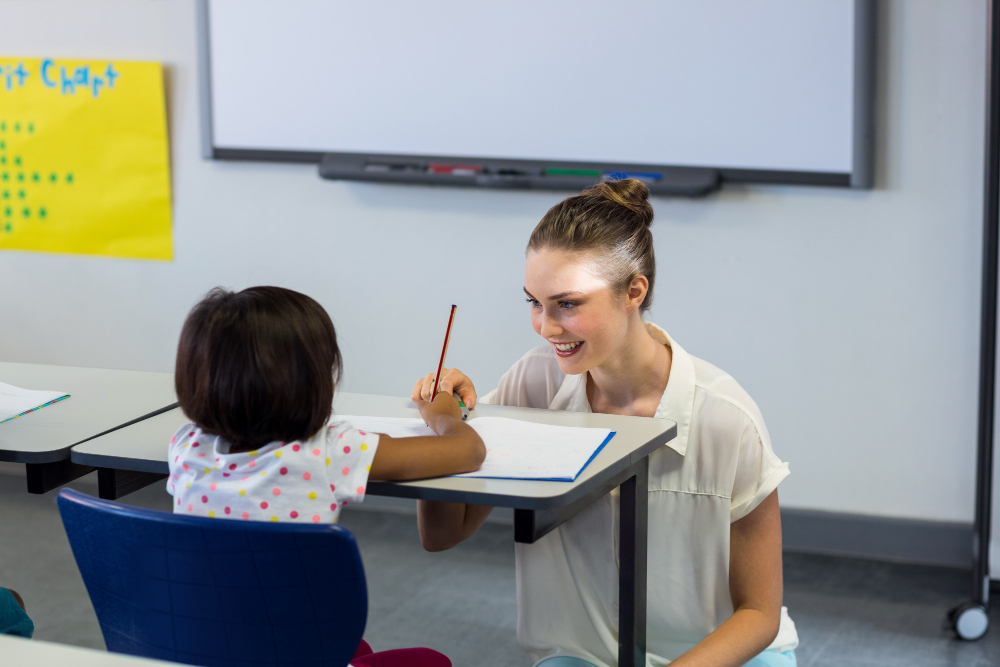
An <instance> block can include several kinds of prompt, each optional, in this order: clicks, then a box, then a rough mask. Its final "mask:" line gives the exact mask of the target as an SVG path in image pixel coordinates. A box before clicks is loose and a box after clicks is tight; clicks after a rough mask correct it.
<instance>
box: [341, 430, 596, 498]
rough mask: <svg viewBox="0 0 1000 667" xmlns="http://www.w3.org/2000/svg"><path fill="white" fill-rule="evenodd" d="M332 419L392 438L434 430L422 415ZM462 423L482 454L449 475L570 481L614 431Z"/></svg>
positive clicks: (430, 432) (428, 432) (428, 433)
mask: <svg viewBox="0 0 1000 667" xmlns="http://www.w3.org/2000/svg"><path fill="white" fill-rule="evenodd" d="M333 419H335V420H338V421H340V420H343V421H348V422H350V423H351V424H352V425H353V426H354V428H356V429H359V430H361V431H372V432H373V433H385V434H386V435H389V436H392V437H393V438H409V437H413V436H418V435H435V433H434V431H432V430H431V429H429V428H428V427H427V426H426V425H424V422H423V420H422V419H401V418H392V417H355V416H352V415H336V416H335V417H334V418H333ZM466 423H468V425H469V426H471V427H472V428H474V429H476V433H478V434H479V437H481V438H482V439H483V443H485V445H486V460H485V461H484V462H483V465H482V466H481V467H480V468H479V470H477V471H475V472H468V473H464V474H461V475H455V477H492V478H496V479H533V480H543V481H549V482H572V481H573V480H575V479H576V478H577V477H579V476H580V473H581V472H583V469H584V468H586V467H587V464H588V463H590V462H591V461H592V460H593V458H594V457H595V456H597V453H598V452H599V451H601V449H602V448H603V447H604V445H606V444H608V442H610V440H611V438H613V437H614V435H615V432H614V431H612V430H610V429H606V428H580V427H575V426H552V425H550V424H535V423H533V422H525V421H519V420H517V419H504V418H502V417H476V418H474V419H470V420H469V421H468V422H466Z"/></svg>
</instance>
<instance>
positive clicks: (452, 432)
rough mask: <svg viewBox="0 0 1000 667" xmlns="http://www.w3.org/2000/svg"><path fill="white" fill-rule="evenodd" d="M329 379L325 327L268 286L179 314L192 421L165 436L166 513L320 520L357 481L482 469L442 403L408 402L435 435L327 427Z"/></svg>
mask: <svg viewBox="0 0 1000 667" xmlns="http://www.w3.org/2000/svg"><path fill="white" fill-rule="evenodd" d="M340 370H341V357H340V350H339V349H338V348H337V335H336V332H335V331H334V328H333V323H332V322H331V321H330V317H329V316H328V315H327V313H326V311H325V310H323V308H322V306H320V305H319V304H318V303H316V301H314V300H313V299H311V298H309V297H308V296H305V295H304V294H299V293H298V292H293V291H291V290H286V289H282V288H279V287H252V288H250V289H246V290H243V291H242V292H238V293H233V292H228V291H226V290H223V289H215V290H213V291H212V292H210V293H209V294H208V296H206V297H205V298H204V299H203V300H202V301H201V303H199V304H198V305H196V306H195V307H194V309H193V310H192V311H191V313H190V315H188V318H187V321H186V322H185V323H184V328H183V329H182V331H181V339H180V345H179V347H178V350H177V367H176V373H175V383H176V389H177V398H178V401H179V402H180V406H181V409H183V410H184V414H185V415H187V416H188V417H189V418H190V419H191V421H192V423H191V424H188V425H186V426H184V427H182V428H181V429H180V430H179V431H177V433H176V434H175V435H174V437H172V438H171V439H170V449H169V459H168V460H169V464H170V476H169V477H168V479H167V490H168V492H170V494H171V495H173V497H174V498H175V500H176V502H175V504H174V513H178V514H192V515H197V516H208V517H217V518H221V519H234V520H243V521H299V522H311V523H332V522H336V521H337V517H338V516H339V514H340V510H341V508H342V507H343V506H344V505H346V504H348V503H359V502H361V501H362V500H363V499H364V495H365V487H366V485H367V483H368V480H369V479H377V480H390V479H391V480H402V479H419V478H424V477H437V476H440V475H451V474H455V473H462V472H469V471H473V470H476V469H478V468H479V466H480V465H481V464H482V462H483V459H484V458H485V456H486V450H485V448H484V446H483V442H482V440H481V439H480V438H479V436H478V434H476V432H475V431H474V430H473V429H472V428H470V427H469V426H468V425H466V424H464V423H463V422H462V413H461V410H460V409H459V406H458V402H457V401H456V400H455V399H454V398H453V397H452V396H451V395H450V394H449V395H440V394H439V395H438V396H437V397H436V398H435V400H434V401H433V402H427V401H423V400H421V401H417V407H418V408H419V410H420V414H421V415H422V416H423V418H424V421H425V422H426V423H427V425H428V426H429V427H430V428H431V429H432V430H434V432H435V433H437V434H438V435H437V436H426V437H417V438H390V437H389V436H386V435H378V434H375V433H366V432H364V431H359V430H357V429H355V428H354V427H352V426H351V425H350V424H349V423H347V422H339V421H335V422H330V414H331V412H332V404H333V393H334V387H335V384H336V381H337V379H338V377H339V374H340ZM362 644H364V642H362ZM366 646H367V645H364V646H363V647H362V649H359V650H360V651H362V652H364V651H365V650H366V648H365V647H366ZM406 651H410V652H417V653H418V654H412V653H407V654H405V655H397V656H395V657H398V658H399V659H400V660H403V661H409V662H407V664H427V665H428V666H429V665H438V664H449V665H450V662H448V661H447V659H446V658H444V656H440V654H436V653H435V654H434V655H435V656H439V657H440V658H442V659H443V660H444V661H443V662H442V661H441V660H433V659H431V658H428V655H429V654H430V653H434V652H430V651H428V650H427V649H406ZM421 652H424V653H426V654H427V655H423V654H420V653H421ZM368 653H370V650H368ZM389 653H392V654H395V653H397V652H383V653H380V654H374V655H375V656H382V659H376V658H372V657H370V656H369V657H367V658H360V657H359V658H357V659H356V660H354V661H353V664H355V665H362V664H372V665H374V664H376V663H377V664H380V665H388V664H390V663H391V662H392V661H388V662H387V661H386V660H385V659H384V658H385V657H386V654H389ZM421 660H423V661H424V662H423V663H421V662H420V661H421Z"/></svg>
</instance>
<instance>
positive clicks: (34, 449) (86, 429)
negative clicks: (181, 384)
mask: <svg viewBox="0 0 1000 667" xmlns="http://www.w3.org/2000/svg"><path fill="white" fill-rule="evenodd" d="M0 382H6V383H7V384H12V385H14V386H17V387H23V388H26V389H49V390H53V391H65V392H68V393H69V394H70V397H69V398H66V399H63V400H62V401H59V402H58V403H54V404H52V405H49V406H46V407H44V408H42V409H40V410H37V411H35V412H31V413H29V414H26V415H24V416H22V417H17V418H16V419H12V420H10V421H7V422H4V423H2V424H0V461H11V462H14V463H23V464H25V468H26V470H27V478H28V492H29V493H45V492H47V491H50V490H52V489H54V488H57V487H59V486H62V485H63V484H66V483H67V482H71V481H73V480H74V479H76V478H78V477H80V476H82V475H86V474H87V473H89V472H91V471H93V470H94V468H92V467H89V468H88V467H86V466H80V465H77V464H74V463H72V462H71V460H70V448H71V447H72V446H73V445H75V444H77V443H80V442H83V441H84V440H87V439H89V438H92V437H94V436H96V435H98V434H102V433H105V432H107V431H109V430H113V429H115V428H121V427H122V426H125V425H126V424H127V423H128V422H130V420H135V419H136V418H139V419H144V418H145V417H147V416H149V415H150V414H156V413H157V412H158V411H160V410H163V409H170V408H173V407H175V406H176V405H177V404H176V402H175V401H176V400H177V399H176V397H175V395H174V376H173V373H154V372H149V371H122V370H110V369H104V368H77V367H73V366H49V365H44V364H18V363H10V362H0ZM168 404H169V405H168ZM164 406H167V407H166V408H164Z"/></svg>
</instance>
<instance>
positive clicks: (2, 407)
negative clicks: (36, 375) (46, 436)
mask: <svg viewBox="0 0 1000 667" xmlns="http://www.w3.org/2000/svg"><path fill="white" fill-rule="evenodd" d="M68 396H69V394H67V393H66V392H65V391H36V390H33V389H21V388H20V387H15V386H14V385H10V384H4V383H3V382H0V424H2V423H3V422H5V421H10V420H11V419H13V418H14V417H20V416H21V415H25V414H28V413H29V412H33V411H35V410H37V409H38V408H44V407H45V406H46V405H48V404H49V403H55V402H56V401H61V400H62V399H64V398H67V397H68Z"/></svg>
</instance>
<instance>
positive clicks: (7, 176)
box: [3, 171, 10, 181]
mask: <svg viewBox="0 0 1000 667" xmlns="http://www.w3.org/2000/svg"><path fill="white" fill-rule="evenodd" d="M3 180H5V181H9V180H10V174H8V173H7V172H6V171H5V172H4V173H3Z"/></svg>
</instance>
